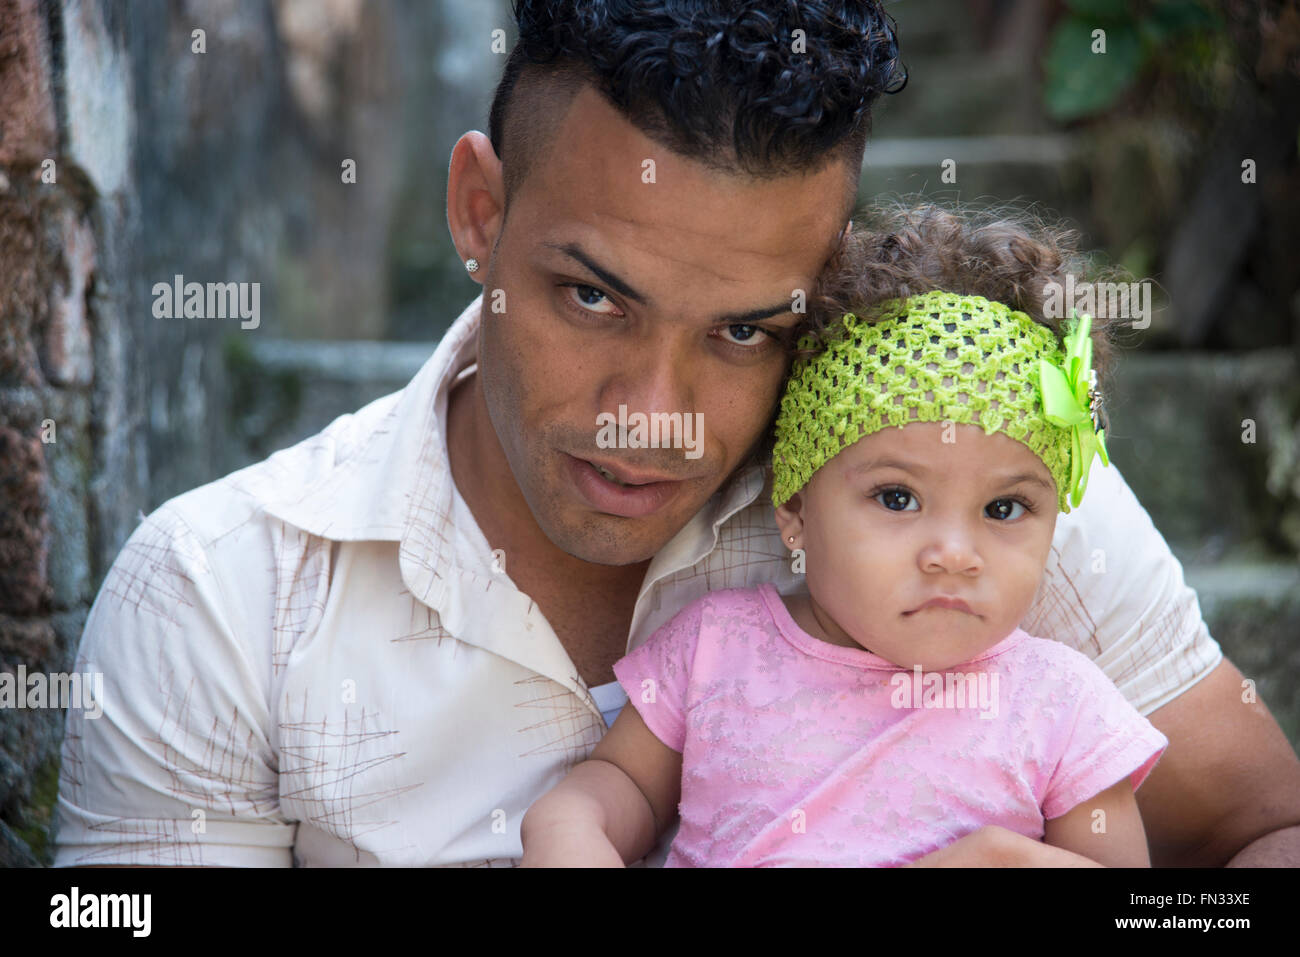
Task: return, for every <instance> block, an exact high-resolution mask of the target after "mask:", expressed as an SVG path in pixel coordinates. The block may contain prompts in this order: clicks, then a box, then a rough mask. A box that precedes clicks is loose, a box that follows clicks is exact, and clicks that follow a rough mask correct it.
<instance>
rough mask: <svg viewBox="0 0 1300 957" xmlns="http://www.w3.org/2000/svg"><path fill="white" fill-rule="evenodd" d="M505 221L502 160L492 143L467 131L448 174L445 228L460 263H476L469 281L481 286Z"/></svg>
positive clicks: (456, 146) (478, 134) (458, 142)
mask: <svg viewBox="0 0 1300 957" xmlns="http://www.w3.org/2000/svg"><path fill="white" fill-rule="evenodd" d="M504 217H505V184H504V181H503V180H502V178H501V160H500V159H499V158H498V157H497V154H496V150H494V149H493V148H492V141H491V140H489V139H488V138H487V137H486V136H484V135H483V134H482V133H480V132H479V131H478V130H470V131H469V132H468V133H466V134H465V135H463V136H462V137H461V138H460V139H458V140H457V141H456V145H455V146H454V147H453V148H452V151H451V166H450V168H449V169H448V171H447V228H448V229H449V230H450V231H451V241H452V243H453V244H454V245H455V247H456V252H457V254H458V255H459V256H460V258H461V261H462V262H464V261H465V260H468V259H477V260H478V261H479V266H480V268H479V269H477V270H475V271H474V272H472V273H470V274H469V275H470V278H471V279H473V280H474V281H475V282H478V283H481V282H482V281H483V277H484V276H485V275H487V273H488V272H489V271H490V269H491V263H490V257H491V253H492V249H493V247H494V246H495V245H496V241H497V235H498V234H499V233H500V231H501V225H502V222H503V221H504Z"/></svg>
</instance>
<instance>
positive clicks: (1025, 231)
mask: <svg viewBox="0 0 1300 957" xmlns="http://www.w3.org/2000/svg"><path fill="white" fill-rule="evenodd" d="M1078 242H1079V233H1078V231H1077V230H1074V229H1070V228H1066V227H1063V226H1058V225H1052V224H1049V223H1047V222H1046V221H1044V220H1043V219H1042V218H1041V217H1039V216H1037V215H1035V214H1033V213H1031V212H1028V211H1017V210H1013V209H1011V208H1010V207H1007V206H998V207H993V208H990V209H981V210H971V209H966V208H962V207H960V206H943V207H941V206H937V205H935V204H933V203H926V202H921V203H909V202H907V201H905V200H899V201H896V202H892V203H887V204H880V205H876V206H872V207H870V208H868V209H865V210H862V211H861V212H860V213H859V215H857V216H855V217H854V220H853V224H852V227H851V228H850V230H849V231H848V233H847V234H846V235H845V237H844V239H843V241H842V243H841V244H840V247H839V248H838V249H837V251H836V252H835V254H834V255H833V256H832V257H831V259H830V261H829V262H828V263H827V265H826V268H825V269H824V270H823V271H822V275H821V277H820V279H819V280H818V284H817V287H816V288H815V289H814V291H813V294H812V297H811V299H810V302H809V308H808V318H807V321H806V322H805V323H804V325H803V327H802V328H801V329H800V333H801V334H802V333H811V334H812V336H813V340H814V341H813V345H812V347H811V348H797V347H796V348H795V349H794V350H793V351H792V353H791V358H792V359H793V358H797V357H799V356H805V355H810V354H816V353H817V352H820V351H821V350H822V349H823V348H824V346H825V343H826V342H827V341H828V340H829V339H830V338H831V337H834V336H835V335H838V334H839V332H841V331H842V329H843V327H842V325H841V323H840V321H839V320H840V317H842V316H843V315H844V314H845V313H849V312H851V313H853V314H854V315H857V316H859V317H861V318H870V317H871V314H872V312H873V311H874V310H875V309H876V308H877V307H878V306H880V305H881V304H882V303H884V302H886V301H887V300H890V299H906V298H908V297H909V296H915V295H919V294H920V293H924V292H929V291H930V290H932V289H942V290H946V291H948V292H954V293H959V294H961V295H967V296H983V297H984V298H985V299H988V300H991V301H993V302H1000V303H1002V304H1004V305H1006V306H1009V307H1011V308H1012V309H1017V310H1019V311H1021V312H1023V313H1025V314H1027V315H1028V316H1029V317H1030V318H1032V319H1033V320H1034V321H1035V322H1039V323H1041V324H1042V325H1044V326H1047V327H1048V328H1049V329H1051V330H1052V331H1053V332H1055V333H1056V334H1057V336H1058V337H1060V336H1063V335H1064V330H1063V329H1062V324H1063V321H1064V319H1065V318H1068V317H1069V313H1068V312H1067V314H1066V316H1064V317H1060V318H1057V317H1053V316H1049V315H1048V314H1047V309H1046V305H1047V301H1048V298H1049V290H1050V289H1051V288H1052V287H1051V286H1050V285H1049V284H1050V283H1059V284H1060V287H1062V288H1063V287H1064V286H1065V285H1066V277H1067V276H1071V275H1072V276H1073V277H1074V279H1075V282H1076V284H1077V283H1083V282H1097V281H1107V280H1117V279H1119V278H1120V273H1119V270H1116V269H1099V268H1096V267H1094V266H1093V265H1092V263H1091V262H1090V261H1089V260H1088V258H1087V257H1085V256H1084V255H1083V254H1082V253H1080V251H1079V248H1078ZM1114 331H1115V324H1114V320H1113V319H1108V318H1107V317H1105V316H1100V317H1099V316H1093V319H1092V355H1093V367H1094V368H1095V369H1096V370H1097V378H1098V382H1099V383H1101V382H1103V381H1104V380H1105V378H1106V375H1107V372H1108V370H1109V369H1110V367H1111V364H1112V360H1113V358H1114V356H1115V351H1116V350H1115V345H1114V341H1113V339H1114Z"/></svg>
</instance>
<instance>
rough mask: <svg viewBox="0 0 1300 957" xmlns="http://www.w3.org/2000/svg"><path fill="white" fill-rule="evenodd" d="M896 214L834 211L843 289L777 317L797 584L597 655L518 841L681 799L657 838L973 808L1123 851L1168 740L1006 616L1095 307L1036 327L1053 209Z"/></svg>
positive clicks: (623, 855)
mask: <svg viewBox="0 0 1300 957" xmlns="http://www.w3.org/2000/svg"><path fill="white" fill-rule="evenodd" d="M918 222H919V223H922V225H923V226H926V224H928V228H930V229H931V231H932V232H934V237H933V238H934V241H935V242H936V243H940V244H947V245H948V246H950V247H953V248H957V249H959V250H962V254H961V255H955V256H948V257H946V258H945V257H942V256H938V257H937V256H936V255H935V250H934V249H933V248H931V247H930V245H929V244H926V243H919V242H917V238H918V236H922V237H923V236H924V235H925V233H926V228H921V229H919V230H918V229H917V228H916V226H915V224H916V223H918ZM937 225H944V227H945V228H944V229H936V228H935V227H936V226H937ZM898 226H899V231H898V232H897V233H880V232H870V233H868V232H866V231H864V230H861V229H859V230H858V231H857V232H856V233H852V234H851V236H850V240H849V242H848V243H847V245H846V247H845V251H844V252H843V253H842V255H841V257H840V259H839V261H838V262H837V263H836V264H835V265H834V268H835V269H836V270H838V271H839V272H838V277H839V278H838V279H835V278H832V280H831V282H830V283H829V288H832V289H833V288H836V286H837V285H838V287H839V288H840V289H842V290H849V291H850V295H848V296H847V297H844V296H841V301H842V304H844V305H848V306H849V307H850V308H847V309H845V311H844V312H843V314H841V315H838V316H835V315H832V317H831V321H830V322H829V324H828V325H827V327H826V328H825V329H823V330H820V331H819V334H809V335H806V336H805V337H804V338H803V339H802V340H801V342H800V347H801V353H802V354H801V355H800V356H799V358H798V359H797V360H796V362H795V364H794V366H793V368H792V371H791V375H790V378H789V381H788V384H787V388H786V392H785V395H784V397H783V399H782V401H781V404H780V409H779V414H778V417H777V420H776V425H775V438H776V441H775V445H774V448H773V452H772V503H773V506H774V507H775V509H776V522H777V525H778V526H779V528H780V529H781V535H782V537H783V539H784V544H785V545H786V546H787V547H788V548H789V549H790V550H791V552H792V555H793V560H794V561H795V562H796V563H797V564H796V566H795V567H796V569H797V570H802V571H803V572H804V573H805V576H806V583H807V593H806V594H802V593H797V594H790V595H786V596H782V595H781V594H779V593H778V592H777V591H776V589H775V587H774V586H772V585H771V584H762V585H759V586H757V587H754V588H731V589H725V590H721V591H715V592H711V593H709V594H706V595H705V596H703V597H702V598H700V599H698V600H697V601H695V602H693V603H692V604H690V605H688V606H687V607H686V608H684V609H682V610H681V611H680V612H679V613H678V614H677V615H676V616H675V617H674V618H672V619H671V620H670V621H669V622H668V623H667V624H665V625H664V626H663V627H662V628H660V629H659V630H658V631H656V632H655V633H654V634H653V635H651V636H650V637H649V638H648V639H647V640H646V642H645V643H644V644H643V645H642V646H641V647H639V648H637V649H636V650H635V651H633V652H632V653H631V654H629V655H627V656H626V657H625V658H623V659H622V660H621V661H620V662H618V664H617V665H615V668H614V671H615V674H616V676H617V677H618V679H619V681H620V683H621V684H622V686H623V688H624V689H625V690H626V691H627V693H628V696H629V702H630V704H631V705H632V706H631V707H624V708H623V710H622V712H621V713H620V715H619V717H618V719H617V720H616V721H615V722H614V725H613V727H611V729H610V731H609V733H608V734H607V735H606V736H605V737H604V739H603V740H601V742H600V743H599V744H598V745H597V746H596V748H595V750H594V751H593V752H592V754H591V756H590V758H589V759H588V760H587V761H585V762H583V763H582V764H580V765H578V766H577V767H575V768H574V769H573V770H572V771H571V772H570V773H569V775H568V776H567V777H566V778H565V779H564V780H563V781H562V782H561V783H560V784H559V785H558V786H557V787H556V788H554V789H553V790H552V791H550V792H549V793H547V794H546V795H544V796H543V797H541V798H540V799H539V800H538V801H537V802H535V803H534V804H533V806H532V807H531V808H530V809H529V811H528V813H527V815H526V816H525V819H524V821H523V825H522V828H523V834H522V836H523V844H524V860H523V863H524V864H525V865H527V866H532V865H539V866H546V865H559V864H579V865H609V866H622V865H623V864H624V863H625V862H631V861H636V860H638V859H640V858H641V857H642V856H644V855H645V854H646V853H647V852H648V851H649V850H650V849H651V848H652V847H653V846H654V844H655V842H656V840H657V839H658V838H659V836H660V835H661V834H662V833H663V832H664V831H665V829H666V828H667V826H668V825H669V824H670V823H671V821H672V819H673V817H674V812H679V813H680V818H681V825H680V829H679V830H678V833H677V836H676V838H675V840H674V841H673V844H672V846H671V848H670V851H669V854H668V858H667V860H666V862H665V864H666V866H691V867H706V866H707V867H716V866H742V867H752V866H773V865H776V866H849V867H856V866H896V865H902V864H908V863H912V862H915V861H917V860H919V859H921V858H923V857H925V856H926V855H927V854H930V853H931V852H934V851H937V850H939V849H940V848H944V847H946V846H948V845H951V844H952V843H953V842H955V841H957V840H959V839H961V838H963V837H966V836H968V835H973V834H975V833H976V832H979V831H981V830H982V829H985V828H989V827H990V826H993V827H994V828H1002V829H1005V830H1006V831H1010V832H1014V833H1015V834H1019V835H1023V837H1025V838H1029V839H1032V840H1033V841H1039V842H1043V843H1044V844H1046V845H1052V846H1054V847H1056V848H1060V849H1062V850H1063V851H1068V852H1072V854H1076V855H1081V856H1082V857H1084V858H1087V859H1089V860H1090V861H1095V862H1097V863H1100V864H1105V865H1111V866H1127V867H1133V866H1149V864H1150V860H1149V857H1148V853H1147V847H1146V837H1145V833H1144V831H1143V827H1142V821H1141V817H1140V815H1139V813H1138V808H1137V803H1136V801H1135V798H1134V791H1135V790H1136V788H1137V787H1138V786H1139V784H1141V782H1142V780H1143V779H1144V778H1145V777H1146V775H1147V774H1148V773H1149V772H1150V770H1151V768H1152V766H1153V765H1154V764H1155V762H1156V760H1157V759H1158V758H1159V756H1160V754H1161V753H1162V752H1163V750H1164V748H1165V747H1166V746H1167V745H1168V741H1167V739H1166V738H1165V737H1164V736H1163V735H1162V734H1161V733H1160V732H1159V731H1157V730H1156V729H1155V728H1154V727H1153V726H1152V725H1151V724H1150V722H1148V721H1147V720H1146V719H1145V718H1143V717H1142V716H1141V715H1140V714H1138V712H1137V711H1136V710H1134V708H1133V707H1132V706H1131V705H1130V704H1129V703H1128V702H1127V701H1126V700H1125V698H1124V697H1123V695H1122V694H1121V693H1120V692H1119V691H1118V690H1117V689H1116V688H1115V687H1114V685H1113V684H1112V683H1111V682H1110V680H1109V679H1108V678H1107V677H1106V676H1105V675H1104V674H1103V673H1102V671H1101V670H1100V669H1099V668H1098V667H1097V666H1096V665H1095V664H1094V663H1093V662H1092V661H1091V660H1089V659H1088V658H1087V657H1085V656H1084V655H1083V654H1081V653H1079V652H1077V651H1075V650H1074V649H1072V648H1070V647H1068V646H1066V645H1064V644H1061V643H1059V642H1056V641H1049V640H1046V639H1042V638H1036V637H1033V636H1030V635H1028V634H1026V633H1025V632H1024V631H1023V630H1022V629H1021V628H1020V627H1019V622H1020V621H1021V620H1022V618H1023V617H1024V616H1025V614H1026V612H1027V611H1028V609H1029V607H1030V604H1031V602H1032V600H1033V598H1034V596H1035V593H1036V591H1037V589H1038V587H1039V584H1040V581H1041V580H1042V576H1043V570H1044V567H1045V564H1046V562H1047V559H1048V556H1049V553H1050V549H1051V545H1052V534H1053V531H1054V528H1055V524H1056V515H1057V513H1058V511H1069V510H1070V507H1071V505H1074V506H1077V505H1078V504H1079V503H1080V501H1081V500H1082V497H1083V494H1084V491H1085V488H1086V485H1087V477H1088V470H1089V466H1090V465H1091V461H1092V459H1093V458H1094V456H1097V457H1100V458H1101V460H1102V464H1103V466H1105V465H1107V464H1108V461H1107V459H1106V451H1105V444H1104V432H1102V431H1099V429H1098V425H1099V422H1098V414H1099V393H1098V392H1097V390H1096V387H1095V386H1096V377H1095V375H1094V374H1093V370H1092V360H1093V350H1092V346H1093V339H1092V334H1093V332H1092V322H1091V320H1090V318H1089V317H1087V316H1083V317H1081V318H1080V317H1076V318H1074V319H1071V320H1066V321H1065V322H1064V323H1063V328H1062V329H1061V330H1060V331H1059V332H1058V331H1057V326H1056V323H1054V322H1053V321H1052V320H1051V319H1049V318H1048V317H1046V316H1044V315H1042V314H1041V312H1042V309H1041V303H1042V293H1043V290H1041V289H1039V290H1037V298H1035V293H1034V292H1033V291H1032V290H1026V289H1025V287H1024V285H1023V280H1024V275H1021V274H1020V273H1026V274H1033V275H1041V274H1044V273H1046V274H1048V275H1050V274H1051V270H1050V268H1047V269H1045V268H1044V267H1045V265H1046V267H1050V266H1051V265H1052V264H1053V262H1054V260H1053V258H1052V255H1053V250H1054V249H1055V245H1054V243H1053V241H1052V238H1051V237H1050V236H1047V237H1038V236H1035V235H1034V234H1033V233H1031V231H1029V230H1028V229H1026V228H1022V227H1018V226H1016V225H1015V224H1014V223H1007V222H1000V223H997V224H996V225H993V226H987V225H986V226H982V227H976V226H974V225H972V224H970V223H968V222H966V221H964V220H962V219H961V218H960V217H958V216H954V215H952V214H948V213H941V212H939V211H936V210H933V209H928V210H927V209H923V210H919V211H913V212H911V213H904V214H903V215H902V217H901V219H899V220H898ZM972 250H974V251H977V252H978V251H979V250H987V258H985V259H983V260H981V258H980V256H979V255H972ZM828 301H830V302H832V303H835V302H836V299H835V297H834V296H831V297H830V298H829V300H828ZM1022 306H1024V307H1026V308H1032V309H1033V310H1034V314H1033V315H1031V314H1029V313H1027V312H1026V311H1024V310H1023V309H1022V308H1021V307H1022ZM1097 341H1098V345H1099V349H1098V354H1099V356H1104V355H1105V354H1106V353H1105V346H1106V343H1105V341H1104V337H1103V336H1101V335H1100V334H1098V340H1097ZM1017 840H1019V839H1017ZM1066 856H1069V855H1066Z"/></svg>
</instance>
